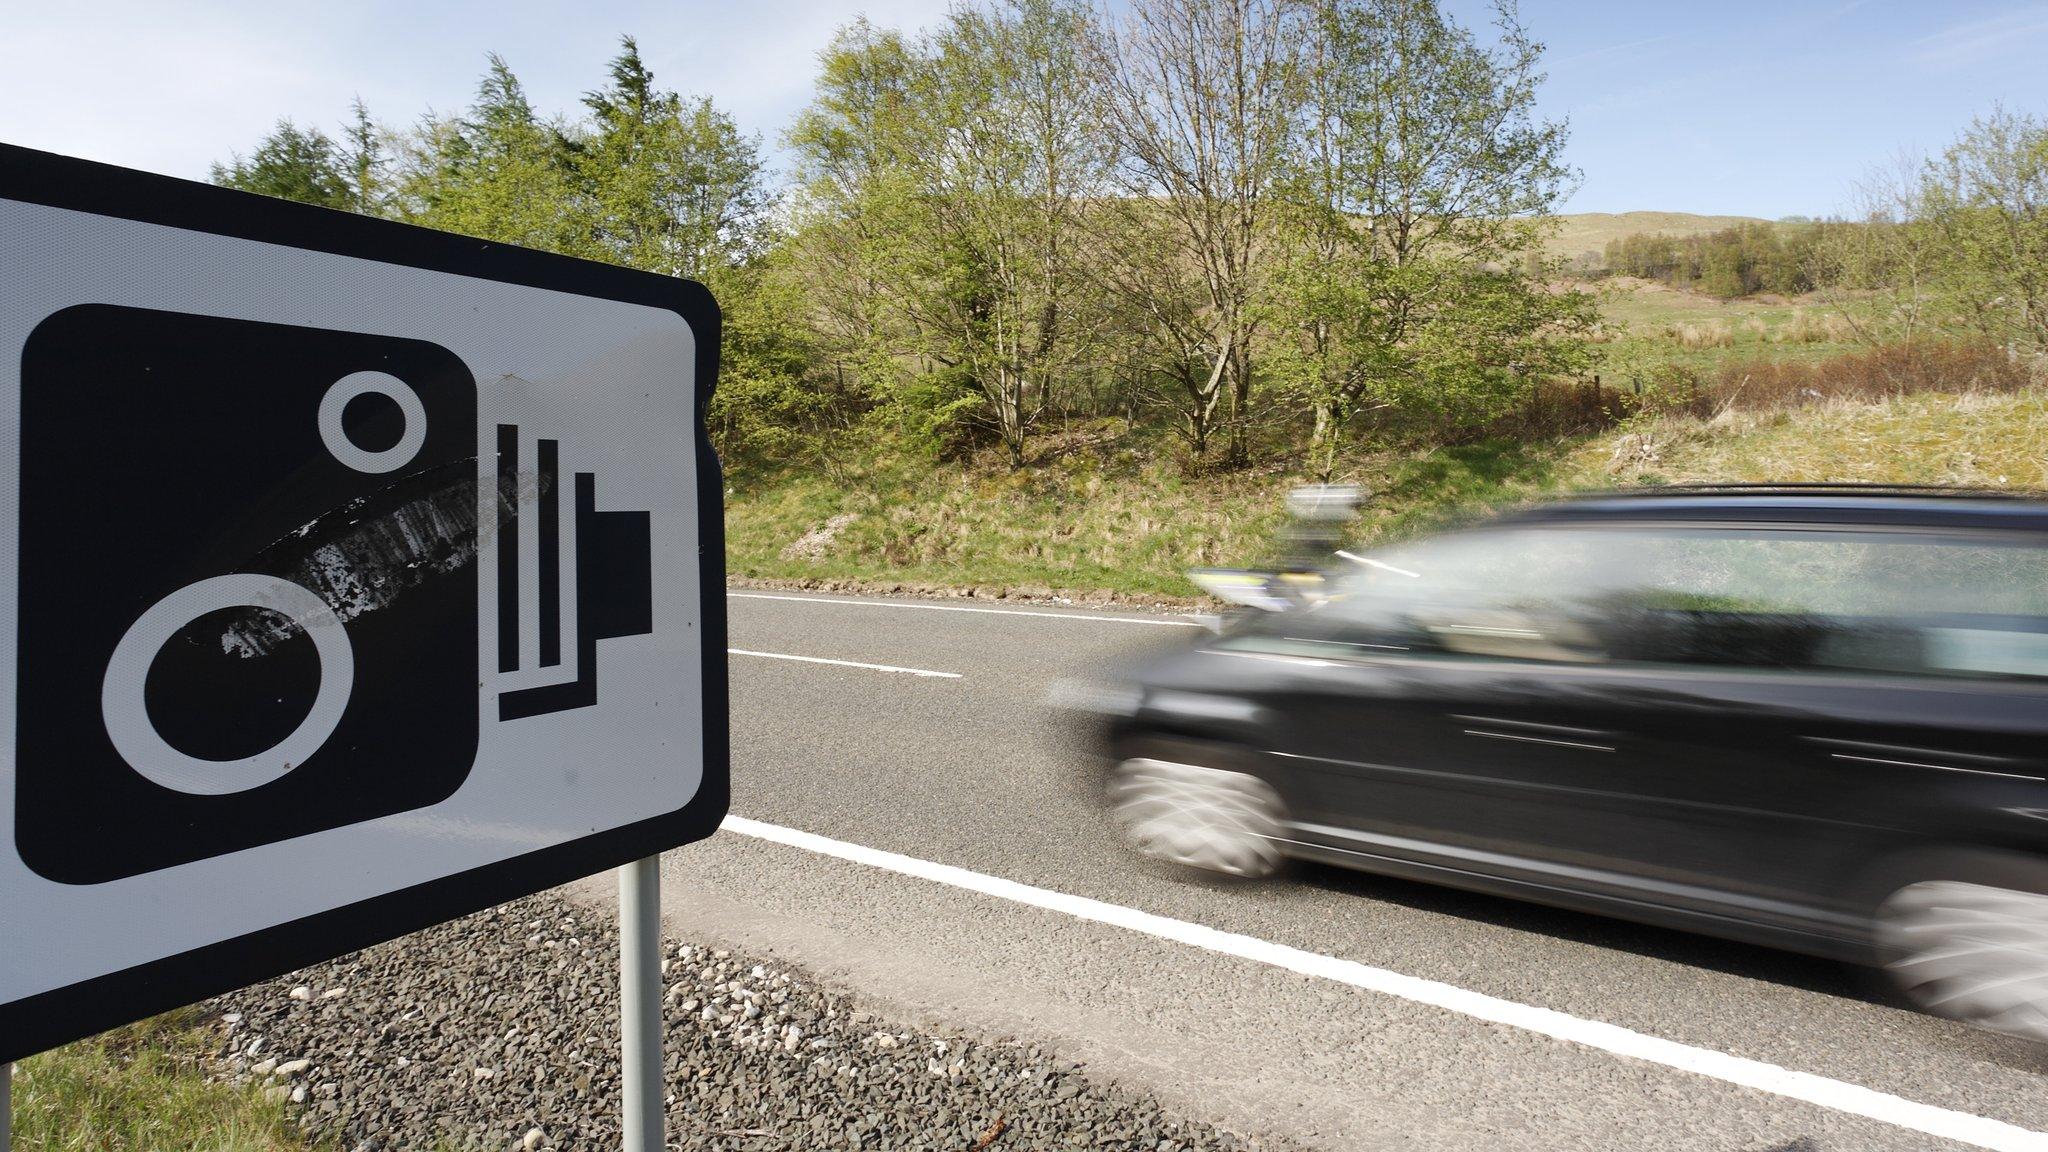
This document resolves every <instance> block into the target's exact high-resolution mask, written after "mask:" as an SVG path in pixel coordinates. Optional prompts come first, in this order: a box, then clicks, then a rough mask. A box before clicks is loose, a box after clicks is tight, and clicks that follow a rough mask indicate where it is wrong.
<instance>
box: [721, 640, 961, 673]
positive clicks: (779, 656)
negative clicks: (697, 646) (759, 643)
mask: <svg viewBox="0 0 2048 1152" xmlns="http://www.w3.org/2000/svg"><path fill="white" fill-rule="evenodd" d="M726 652H727V653H728V654H729V655H733V656H759V657H761V658H762V659H764V660H800V661H802V662H803V663H805V664H837V665H839V666H840V667H841V668H867V669H870V670H872V671H875V672H902V673H904V674H906V675H910V676H936V677H939V678H940V679H944V680H958V679H960V673H958V672H934V671H932V670H931V669H929V668H901V667H898V666H896V665H894V664H863V663H861V662H860V661H858V660H827V659H826V658H825V657H823V656H793V655H791V654H790V653H788V652H750V651H748V650H747V649H745V648H727V649H726Z"/></svg>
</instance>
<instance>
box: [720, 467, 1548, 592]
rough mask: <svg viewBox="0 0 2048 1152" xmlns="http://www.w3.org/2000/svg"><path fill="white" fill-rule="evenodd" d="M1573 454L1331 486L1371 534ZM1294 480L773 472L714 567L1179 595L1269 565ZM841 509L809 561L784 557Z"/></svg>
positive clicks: (1259, 475) (737, 502)
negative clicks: (1211, 569) (836, 478)
mask: <svg viewBox="0 0 2048 1152" xmlns="http://www.w3.org/2000/svg"><path fill="white" fill-rule="evenodd" d="M1569 447H1570V445H1569V444H1567V443H1548V442H1546V443H1537V444H1524V443H1515V442H1510V441H1504V440H1503V441H1488V442H1486V443H1482V444H1475V445H1465V446H1460V447H1450V448H1439V449H1435V450H1432V451H1428V452H1420V453H1407V454H1400V455H1392V456H1386V457H1376V458H1371V459H1365V460H1361V461H1359V462H1358V463H1357V464H1356V465H1355V467H1354V468H1353V470H1352V474H1350V475H1347V476H1340V477H1339V479H1345V480H1353V481H1357V482H1360V483H1363V484H1365V485H1367V486H1368V487H1369V488H1370V489H1372V490H1373V491H1374V492H1375V497H1374V500H1373V502H1372V507H1371V509H1370V510H1369V512H1368V515H1367V516H1366V517H1365V519H1364V520H1363V521H1362V522H1361V524H1360V525H1359V528H1360V533H1361V535H1363V536H1366V537H1378V536H1381V535H1385V534H1388V533H1401V532H1407V531H1413V530H1415V528H1416V527H1417V526H1418V525H1421V524H1425V523H1431V522H1435V521H1436V520H1438V519H1441V518H1444V517H1447V516H1452V515H1456V514H1457V513H1458V512H1460V511H1462V510H1466V509H1470V508H1474V507H1479V506H1483V505H1486V504H1490V503H1494V502H1498V501H1500V500H1503V499H1510V498H1512V497H1514V496H1515V495H1518V494H1521V493H1526V492H1530V491H1536V490H1540V489H1542V488H1543V487H1545V486H1547V485H1548V484H1549V483H1550V477H1551V474H1552V472H1553V470H1554V469H1555V467H1556V465H1557V463H1558V461H1560V460H1561V459H1562V458H1563V456H1564V453H1565V452H1566V450H1567V449H1568V448H1569ZM1300 482H1301V481H1300V477H1299V476H1296V475H1292V474H1289V473H1285V472H1281V471H1277V470H1267V471H1263V472H1261V471H1252V472H1243V473H1225V474H1221V475H1207V476H1200V477H1187V476H1184V475H1182V474H1181V472H1180V470H1179V468H1178V467H1177V466H1175V465H1173V464H1171V463H1170V462H1166V461H1163V460H1160V461H1138V460H1134V459H1128V458H1126V459H1121V460H1119V459H1117V458H1114V457H1113V458H1111V459H1109V460H1094V459H1091V458H1088V457H1084V456H1068V457H1065V458H1062V459H1061V460H1059V461H1056V462H1054V463H1052V464H1049V465H1046V466H1043V467H1039V468H1033V469H1027V470H1024V471H1021V472H1011V471H1009V470H1007V469H1001V470H990V469H976V468H970V467H967V466H964V465H959V464H948V465H936V466H930V467H926V468H914V467H909V466H905V465H901V464H895V465H890V466H884V467H876V468H873V469H871V470H869V471H867V472H866V473H865V474H863V475H861V476H859V477H858V478H857V479H856V480H855V481H854V482H853V483H851V484H849V485H846V486H845V487H844V488H842V487H840V486H838V485H835V484H833V483H832V482H830V481H828V480H825V479H822V478H785V479H783V480H780V481H776V482H772V483H766V484H762V485H760V486H759V487H756V488H754V489H751V490H736V491H735V492H734V493H733V494H732V495H731V496H729V497H728V498H727V500H726V563H727V567H728V569H729V571H730V572H731V573H732V574H733V575H734V576H738V577H744V578H754V579H762V578H766V579H774V580H796V581H805V582H817V583H820V584H826V585H832V584H849V585H859V586H863V587H873V588H880V589H888V588H904V589H922V588H975V589H978V590H980V591H982V592H984V593H986V594H991V595H993V594H996V593H1006V594H1010V595H1018V594H1029V595H1044V594H1049V593H1061V594H1079V595H1087V594H1091V593H1100V592H1108V593H1113V594H1116V595H1121V596H1127V597H1136V598H1157V599H1184V598H1188V597H1191V596H1193V595H1194V593H1195V590H1194V588H1193V587H1192V586H1191V585H1190V584H1189V583H1188V582H1187V579H1186V576H1185V573H1186V571H1187V570H1188V569H1189V568H1193V567H1202V566H1212V565H1216V566H1233V565H1248V564H1259V563H1265V562H1269V561H1271V560H1272V559H1273V558H1274V548H1275V544H1276V538H1277V534H1278V529H1279V528H1280V526H1281V524H1282V521H1283V519H1284V515H1283V512H1282V500H1283V498H1284V497H1285V495H1286V493H1287V490H1288V489H1289V488H1291V487H1293V486H1294V485H1296V484H1298V483H1300ZM848 513H851V514H852V515H853V517H854V519H852V520H851V521H850V522H848V523H846V524H845V526H844V527H843V528H841V529H840V530H839V532H838V534H837V535H836V537H835V538H834V539H833V540H832V542H831V543H830V544H829V545H827V546H824V547H822V548H820V549H819V554H818V555H817V556H816V557H814V558H813V557H806V556H803V555H795V554H791V553H790V552H789V551H788V550H789V548H790V546H791V544H792V543H793V542H795V541H797V540H798V539H800V538H802V537H803V536H804V535H805V534H806V533H809V532H812V531H813V530H815V529H818V528H820V527H821V526H823V525H825V524H826V523H827V522H828V521H829V520H831V519H832V518H833V517H835V516H841V515H845V514H848Z"/></svg>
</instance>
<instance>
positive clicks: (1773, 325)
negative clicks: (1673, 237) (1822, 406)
mask: <svg viewBox="0 0 2048 1152" xmlns="http://www.w3.org/2000/svg"><path fill="white" fill-rule="evenodd" d="M1598 292H1599V299H1600V318H1601V323H1602V328H1603V330H1604V331H1605V332H1606V333H1607V334H1608V335H1609V336H1610V339H1609V340H1608V342H1607V343H1605V344H1603V345H1601V347H1602V348H1603V350H1604V351H1605V353H1606V357H1607V361H1608V367H1607V368H1606V372H1607V373H1608V375H1610V376H1613V375H1615V374H1617V373H1620V372H1625V370H1626V369H1625V368H1624V365H1626V364H1628V363H1629V362H1631V361H1637V362H1644V363H1670V364H1678V365H1681V366H1683V367H1686V368H1689V369H1692V370H1693V371H1695V372H1699V373H1702V374H1708V373H1712V372H1715V371H1718V370H1719V369H1720V368H1721V367H1722V366H1723V365H1726V364H1730V363H1739V362H1744V361H1753V360H1759V359H1773V360H1788V359H1789V360H1824V359H1826V358H1828V357H1830V356H1839V355H1841V354H1842V353H1844V352H1848V351H1851V350H1853V349H1855V348H1857V347H1859V345H1858V344H1857V342H1856V341H1855V340H1854V331H1853V329H1852V327H1851V326H1850V325H1849V323H1848V320H1847V317H1846V316H1845V315H1844V314H1843V313H1842V311H1841V308H1840V306H1839V305H1837V304H1836V303H1834V302H1831V301H1828V300H1823V299H1820V298H1818V297H1815V296H1807V297H1801V298H1798V299H1792V300H1787V299H1783V298H1780V297H1773V296H1763V297H1744V298H1738V299H1734V300H1718V299H1716V298H1714V297H1712V296H1707V295H1704V294H1701V293H1698V292H1692V291H1688V290H1686V289H1680V288H1671V287H1667V286H1666V285H1663V284H1656V283H1651V282H1648V281H1643V280H1634V279H1627V278H1618V279H1615V280H1611V281H1608V282H1606V283H1605V284H1603V285H1602V286H1601V287H1600V288H1599V289H1598Z"/></svg>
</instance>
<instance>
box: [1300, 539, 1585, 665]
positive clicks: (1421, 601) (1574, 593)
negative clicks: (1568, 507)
mask: <svg viewBox="0 0 2048 1152" xmlns="http://www.w3.org/2000/svg"><path fill="white" fill-rule="evenodd" d="M1614 545H1615V542H1614V541H1612V540H1611V539H1609V538H1608V535H1607V534H1603V533H1594V532H1579V531H1574V530H1570V529H1500V530H1481V531H1472V532H1459V533H1453V534H1450V535H1446V536H1440V537H1435V538H1433V539H1429V540H1423V541H1419V542H1417V543H1415V544H1411V545H1408V546H1405V547H1400V548H1394V549H1389V550H1386V551H1383V552H1375V553H1372V554H1370V555H1367V556H1361V557H1358V558H1356V559H1354V560H1352V561H1351V568H1350V570H1349V571H1348V572H1347V573H1346V574H1345V575H1344V576H1343V577H1342V578H1341V579H1340V581H1339V583H1338V587H1337V591H1336V592H1335V594H1334V595H1332V597H1331V598H1330V599H1329V600H1328V601H1326V602H1325V603H1324V604H1323V605H1322V606H1321V607H1320V608H1319V609H1318V610H1319V611H1321V612H1324V613H1326V614H1327V615H1328V616H1329V617H1330V622H1331V624H1332V625H1333V626H1335V627H1336V628H1338V630H1339V631H1341V632H1343V633H1346V634H1349V635H1350V636H1352V637H1354V638H1356V639H1358V640H1360V641H1361V642H1365V643H1371V644H1375V645H1376V646H1380V647H1389V648H1403V649H1407V650H1410V651H1414V652H1432V653H1438V654H1442V655H1447V656H1485V657H1494V658H1500V657H1506V658H1511V659H1529V660H1562V661H1575V662H1583V661H1596V660H1602V659H1605V658H1606V653H1605V652H1604V651H1603V649H1602V647H1601V643H1600V640H1599V637H1598V636H1597V635H1596V633H1595V631H1594V630H1593V629H1592V628H1590V627H1589V626H1588V625H1589V605H1591V604H1592V603H1594V602H1597V600H1598V598H1599V591H1600V589H1601V588H1602V585H1603V579H1604V576H1603V573H1604V572H1605V571H1606V570H1607V569H1608V567H1609V566H1610V565H1611V564H1612V557H1611V556H1610V555H1608V553H1609V552H1610V551H1611V549H1612V548H1613V547H1614Z"/></svg>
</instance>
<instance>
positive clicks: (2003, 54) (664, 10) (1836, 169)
mask: <svg viewBox="0 0 2048 1152" xmlns="http://www.w3.org/2000/svg"><path fill="white" fill-rule="evenodd" d="M1446 2H1447V5H1448V7H1449V8H1450V9H1451V10H1452V11H1453V12H1454V13H1457V14H1459V15H1460V16H1461V17H1465V18H1467V19H1474V18H1483V17H1484V14H1485V7H1484V4H1483V3H1475V2H1471V0H1446ZM944 7H945V0H873V2H869V3H865V4H862V5H859V6H855V5H841V4H829V3H818V2H815V0H738V2H734V0H717V2H715V3H714V2H709V0H661V2H656V0H578V2H573V3H572V2H563V0H497V2H482V0H458V2H453V3H439V4H435V3H403V2H394V0H361V2H350V3H342V4H335V3H331V2H329V3H321V4H317V5H316V4H310V3H302V2H299V0H70V2H67V3H34V2H32V0H22V2H21V3H20V4H19V5H18V6H16V7H14V8H12V9H11V10H10V11H9V12H8V15H7V17H6V24H7V32H6V34H5V35H4V36H0V140H4V141H7V142H9V143H15V144H26V145H29V146H31V147H37V148H45V149H49V150H51V151H57V152H66V153H70V154H72V155H78V156H86V157H90V158H92V159H98V160H106V161H111V162H114V163H119V164H125V165H129V166H131V167H137V168H145V169H150V170H153V171H158V172H166V173H169V174H172V175H177V176H188V177H195V178H200V177H204V175H205V174H206V168H207V164H208V162H209V161H212V160H215V159H222V158H225V157H226V156H227V155H228V154H229V153H230V152H231V151H233V150H235V149H244V150H246V149H247V148H248V147H249V146H250V144H251V143H253V142H254V141H255V140H256V139H257V138H258V137H260V136H261V135H262V134H263V132H264V131H265V130H266V129H267V128H268V127H269V125H270V124H271V123H272V122H273V121H274V120H276V119H277V118H278V117H280V116H291V117H293V118H294V119H297V120H299V121H300V122H302V123H315V124H320V125H323V126H326V127H329V128H330V129H331V128H332V127H333V126H334V125H336V124H337V123H338V122H339V121H340V120H341V118H342V117H343V116H344V114H345V113H346V110H347V106H348V102H349V99H350V98H351V97H352V96H354V95H356V94H358V93H360V94H361V95H362V96H363V98H364V99H365V100H366V101H368V102H369V104H370V108H371V110H372V112H373V113H375V114H376V115H377V116H378V117H379V118H381V119H384V120H386V121H391V122H397V123H403V122H406V121H409V120H411V119H412V118H413V117H414V116H416V115H418V114H419V113H420V112H421V111H423V110H425V109H427V108H429V107H432V108H438V109H442V110H450V111H452V110H457V109H460V108H461V107H462V106H463V105H464V104H466V103H467V101H468V98H469V95H470V93H471V91H472V90H473V89H474V86H475V83H476V79H477V76H478V74H479V73H480V72H481V71H482V68H483V58H484V54H485V53H486V52H489V51H494V50H495V51H498V52H501V53H503V54H504V55H505V57H506V58H507V59H508V60H509V61H510V62H511V64H512V66H513V68H514V70H515V71H517V72H518V73H519V75H520V77H521V78H522V79H524V80H525V82H526V84H527V86H528V88H529V90H530V92H531V93H532V95H533V97H534V99H535V101H536V103H538V104H539V105H540V106H541V107H543V108H545V109H549V110H557V109H568V108H570V107H572V106H573V105H574V103H575V101H576V99H577V96H578V95H579V94H580V93H581V92H582V91H584V90H585V89H587V88H590V87H592V86H594V85H595V84H596V83H597V82H598V81H599V80H600V79H601V78H602V75H603V68H604V63H605V61H606V60H607V59H608V58H609V57H610V55H611V53H612V52H613V50H614V48H615V46H616V43H617V38H618V35H619V33H621V32H631V33H633V34H634V35H635V36H637V37H638V38H639V40H640V43H641V47H642V50H643V52H644V53H645V55H646V56H647V57H648V59H649V61H650V63H651V64H652V66H653V67H654V69H655V71H656V73H657V75H658V77H659V78H660V79H661V80H662V82H664V83H666V84H670V85H673V86H674V87H676V88H678V89H681V90H683V91H689V92H706V93H709V94H710V95H711V96H712V97H713V98H714V99H716V100H717V101H718V103H719V104H720V105H721V106H723V107H725V108H727V109H728V110H729V111H731V112H732V113H733V114H734V115H735V116H736V117H737V118H738V119H739V121H740V123H741V125H742V126H743V127H745V128H746V129H748V130H750V131H754V132H758V133H760V134H761V135H762V137H763V139H764V140H765V141H766V142H767V143H768V144H769V145H770V146H771V147H772V146H773V144H774V142H775V139H776V136H777V134H778V133H779V132H780V130H781V127H782V126H783V125H784V124H785V123H786V122H787V121H788V119H789V117H790V115H791V114H792V113H793V112H794V111H795V110H796V109H797V108H799V107H801V106H802V104H803V103H804V101H805V100H806V99H807V98H808V95H809V91H810V80H811V74H812V69H813V66H814V63H815V57H816V53H817V51H818V49H819V48H821V47H823V46H824V44H825V42H826V41H827V40H828V39H829V38H830V36H831V33H832V30H833V29H834V28H835V27H836V26H838V25H839V24H841V23H843V22H844V21H845V20H847V19H848V18H850V17H851V16H852V15H853V14H854V13H855V12H857V11H863V10H864V11H866V12H867V13H868V15H869V16H870V18H872V19H874V20H875V21H876V22H877V23H882V24H890V25H895V26H899V27H907V28H914V27H918V26H920V25H922V24H925V23H927V22H929V21H930V20H932V19H933V18H934V17H935V16H936V15H937V14H938V13H940V12H941V11H943V9H944ZM1523 20H1524V23H1525V24H1527V25H1528V26H1529V28H1530V29H1531V30H1532V31H1533V32H1534V33H1535V34H1536V36H1537V37H1538V38H1539V39H1541V40H1543V41H1545V42H1546V43H1547V44H1548V45H1549V48H1550V52H1549V55H1548V58H1547V68H1548V71H1549V73H1550V81H1549V83H1548V84H1547V85H1546V86H1545V87H1544V89H1543V93H1542V101H1543V106H1544V109H1545V111H1546V113H1547V114H1549V115H1553V116H1566V117H1569V118H1570V121H1571V124H1572V147H1571V159H1572V161H1573V163H1575V164H1576V165H1578V166H1579V167H1580V168H1581V169H1582V170H1583V171H1584V172H1585V180H1584V183H1583V185H1582V186H1581V187H1580V189H1579V191H1578V192H1577V194H1576V195H1575V196H1574V197H1573V199H1572V200H1571V202H1570V203H1569V204H1568V205H1566V207H1567V209H1569V210H1572V211H1598V212H1618V211H1627V210H1630V209H1655V210H1661V211H1683V212H1707V213H1730V214H1744V215H1757V216H1769V217H1775V216H1782V215H1787V214H1793V213H1803V214H1810V215H1819V214H1824V213H1827V212H1829V211H1832V210H1836V209H1838V208H1841V207H1844V206H1845V205H1846V204H1847V203H1848V201H1849V200H1850V197H1851V195H1852V192H1853V189H1854V185H1855V184H1856V182H1857V181H1858V180H1859V179H1861V178H1862V177H1863V176H1864V175H1865V174H1866V173H1867V172H1869V171H1870V170H1871V169H1873V168H1875V167H1878V166H1881V165H1883V164H1885V163H1887V162H1888V161H1890V160H1891V159H1892V158H1894V157H1896V156H1898V155H1899V154H1900V153H1901V152H1914V153H1924V152H1927V151H1929V150H1933V149H1938V148H1939V147H1941V146H1942V145H1943V144H1944V143H1946V142H1947V141H1948V140H1950V139H1951V138H1952V137H1953V136H1954V135H1955V134H1956V132H1957V131H1958V130H1959V129H1960V128H1961V127H1962V126H1963V125H1965V124H1966V123H1967V122H1968V121H1969V119H1970V117H1971V116H1972V115H1973V114H1976V113H1978V112H1982V111H1984V110H1987V109H1989V108H1990V107H1991V106H1992V105H1993V104H1994V103H1996V102H1998V101H2003V102H2004V103H2005V104H2006V106H2007V107H2009V108H2012V109H2014V110H2015V111H2025V112H2032V113H2035V114H2038V115H2048V78H2044V77H2048V64H2044V61H2048V0H2032V2H2028V3H2012V2H1998V0H1985V2H1981V3H1970V2H1964V3H1942V2H1913V0H1862V2H1860V3H1857V2H1851V0H1826V2H1818V3H1815V2H1806V0H1779V2H1776V3H1769V2H1759V0H1723V2H1721V3H1713V4H1705V3H1695V4H1675V3H1656V2H1642V0H1637V2H1634V3H1624V2H1620V0H1594V2H1567V0H1526V2H1525V4H1524V8H1523Z"/></svg>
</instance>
